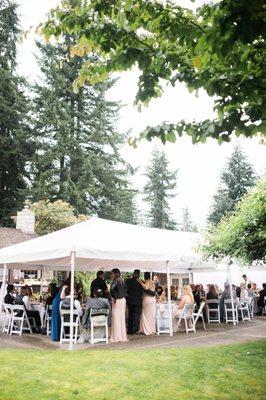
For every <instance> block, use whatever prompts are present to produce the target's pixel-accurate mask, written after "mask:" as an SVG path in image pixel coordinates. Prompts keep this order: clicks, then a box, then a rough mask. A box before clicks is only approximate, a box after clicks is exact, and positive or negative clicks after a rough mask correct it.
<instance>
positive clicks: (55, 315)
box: [51, 275, 71, 341]
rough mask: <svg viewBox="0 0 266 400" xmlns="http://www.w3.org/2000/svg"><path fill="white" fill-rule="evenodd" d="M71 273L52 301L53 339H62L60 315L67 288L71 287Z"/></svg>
mask: <svg viewBox="0 0 266 400" xmlns="http://www.w3.org/2000/svg"><path fill="white" fill-rule="evenodd" d="M70 279H71V278H70V275H69V277H68V278H67V280H66V281H65V282H64V283H63V285H62V287H61V288H60V289H59V290H58V293H57V295H56V296H55V298H54V300H53V303H52V319H51V339H52V340H53V341H59V340H60V329H61V316H60V302H61V300H63V299H64V298H65V289H66V287H67V286H69V287H70Z"/></svg>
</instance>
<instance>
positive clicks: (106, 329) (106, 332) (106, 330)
mask: <svg viewBox="0 0 266 400" xmlns="http://www.w3.org/2000/svg"><path fill="white" fill-rule="evenodd" d="M105 334H106V343H107V344H108V324H107V323H106V326H105Z"/></svg>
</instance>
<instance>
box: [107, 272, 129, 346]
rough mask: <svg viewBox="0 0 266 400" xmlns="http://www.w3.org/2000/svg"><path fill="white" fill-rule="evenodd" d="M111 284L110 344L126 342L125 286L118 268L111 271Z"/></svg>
mask: <svg viewBox="0 0 266 400" xmlns="http://www.w3.org/2000/svg"><path fill="white" fill-rule="evenodd" d="M111 276H112V280H113V281H112V284H111V296H112V299H113V304H112V325H111V337H110V341H111V342H126V341H127V340H128V339H127V330H126V299H125V298H126V296H127V291H126V286H125V282H124V280H123V279H122V277H121V272H120V270H119V269H118V268H114V269H112V271H111Z"/></svg>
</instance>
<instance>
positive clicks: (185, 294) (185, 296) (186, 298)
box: [173, 285, 195, 317]
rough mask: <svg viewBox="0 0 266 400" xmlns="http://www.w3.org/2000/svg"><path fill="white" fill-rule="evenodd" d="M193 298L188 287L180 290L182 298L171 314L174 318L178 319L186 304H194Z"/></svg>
mask: <svg viewBox="0 0 266 400" xmlns="http://www.w3.org/2000/svg"><path fill="white" fill-rule="evenodd" d="M194 302H195V301H194V296H193V293H192V290H191V287H190V285H185V286H184V287H183V290H182V297H181V299H180V302H179V303H178V306H177V307H176V308H175V310H174V312H173V314H174V316H175V317H179V316H180V314H181V312H182V310H183V308H184V307H185V306H186V305H187V304H194Z"/></svg>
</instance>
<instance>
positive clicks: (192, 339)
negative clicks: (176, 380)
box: [0, 317, 266, 350]
mask: <svg viewBox="0 0 266 400" xmlns="http://www.w3.org/2000/svg"><path fill="white" fill-rule="evenodd" d="M255 340H266V317H256V318H255V319H254V320H253V321H252V322H247V321H245V322H244V323H243V322H240V323H239V324H238V325H237V326H233V325H232V324H228V325H225V324H221V325H218V324H210V325H207V330H206V331H204V330H203V328H202V326H201V324H200V323H199V324H198V325H197V332H196V333H189V334H186V333H183V332H178V333H176V334H175V335H174V336H173V337H172V338H170V337H169V335H166V334H164V335H160V336H157V335H154V336H142V335H133V336H129V341H128V342H126V343H110V344H108V345H106V344H103V343H99V344H96V345H94V346H92V345H90V344H89V343H86V344H77V346H75V349H76V350H88V349H90V350H99V349H101V350H107V349H108V350H144V349H164V348H183V347H198V346H216V345H224V344H236V343H246V342H251V341H255ZM1 348H9V349H39V350H41V349H42V350H47V349H48V350H50V349H54V350H60V349H67V348H68V345H67V344H64V345H62V346H60V344H59V343H57V342H52V341H51V340H50V338H49V336H45V335H29V334H23V335H22V336H16V335H12V336H10V335H7V334H4V333H0V349H1Z"/></svg>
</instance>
